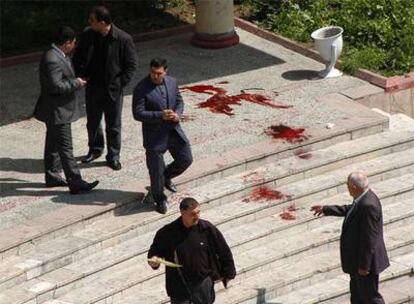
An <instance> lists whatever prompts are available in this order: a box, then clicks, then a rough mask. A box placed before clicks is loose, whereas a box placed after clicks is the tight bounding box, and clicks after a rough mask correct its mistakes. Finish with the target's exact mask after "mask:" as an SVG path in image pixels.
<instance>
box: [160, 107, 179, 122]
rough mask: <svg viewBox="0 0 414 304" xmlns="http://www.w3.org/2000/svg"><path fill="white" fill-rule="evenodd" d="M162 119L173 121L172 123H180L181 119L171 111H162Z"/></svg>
mask: <svg viewBox="0 0 414 304" xmlns="http://www.w3.org/2000/svg"><path fill="white" fill-rule="evenodd" d="M162 119H163V120H167V121H172V122H179V121H180V117H179V116H178V114H177V113H175V112H174V111H173V110H170V109H168V110H164V111H162Z"/></svg>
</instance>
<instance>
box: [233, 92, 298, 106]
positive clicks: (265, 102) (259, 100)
mask: <svg viewBox="0 0 414 304" xmlns="http://www.w3.org/2000/svg"><path fill="white" fill-rule="evenodd" d="M236 96H237V97H239V98H240V99H243V100H246V101H249V102H252V103H255V104H258V105H262V106H268V107H271V108H276V109H288V108H291V107H293V106H290V105H284V104H281V103H274V102H273V101H272V100H270V99H269V98H268V97H266V96H264V95H261V94H253V93H242V94H239V95H236Z"/></svg>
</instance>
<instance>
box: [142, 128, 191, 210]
mask: <svg viewBox="0 0 414 304" xmlns="http://www.w3.org/2000/svg"><path fill="white" fill-rule="evenodd" d="M167 150H168V151H169V152H170V154H171V156H172V157H173V159H174V161H173V162H172V163H171V164H169V165H168V166H167V167H165V162H164V153H165V152H166V151H155V150H146V159H147V168H148V171H149V176H150V180H151V192H152V195H153V196H154V200H155V202H157V203H161V202H162V201H164V200H166V199H167V196H166V195H165V194H164V186H165V180H166V179H172V178H174V177H176V176H178V175H180V174H181V173H183V172H184V171H185V170H186V169H187V168H188V167H189V166H190V165H191V163H192V162H193V156H192V154H191V149H190V145H189V144H188V143H186V142H184V141H183V140H182V139H181V137H180V136H179V135H178V134H177V133H176V131H175V130H173V131H171V133H170V136H169V139H168V148H167Z"/></svg>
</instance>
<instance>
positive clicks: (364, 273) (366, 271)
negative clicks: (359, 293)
mask: <svg viewBox="0 0 414 304" xmlns="http://www.w3.org/2000/svg"><path fill="white" fill-rule="evenodd" d="M358 274H359V275H360V276H363V277H365V276H367V275H369V271H368V270H365V269H361V268H358Z"/></svg>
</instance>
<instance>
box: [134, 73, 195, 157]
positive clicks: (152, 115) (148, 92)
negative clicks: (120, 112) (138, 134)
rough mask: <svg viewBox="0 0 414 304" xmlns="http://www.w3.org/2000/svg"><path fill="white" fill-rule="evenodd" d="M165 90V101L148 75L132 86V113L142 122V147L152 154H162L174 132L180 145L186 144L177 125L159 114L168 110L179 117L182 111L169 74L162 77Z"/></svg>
mask: <svg viewBox="0 0 414 304" xmlns="http://www.w3.org/2000/svg"><path fill="white" fill-rule="evenodd" d="M164 83H165V86H166V90H167V100H168V102H167V103H165V102H164V101H163V98H162V96H161V94H160V92H159V90H157V89H156V87H157V86H156V85H155V84H154V83H153V82H152V80H151V78H150V77H149V76H147V77H145V78H144V79H143V80H141V81H140V82H139V83H138V84H137V86H136V87H135V90H134V94H133V102H132V114H133V115H134V118H135V120H138V121H141V122H142V137H143V140H144V148H145V149H148V150H155V151H165V150H166V149H167V146H168V136H169V134H170V132H171V131H176V132H177V134H178V135H179V136H180V138H181V139H182V140H183V142H185V143H188V139H187V137H186V136H185V134H184V131H183V129H182V128H181V126H180V123H179V122H178V123H174V122H170V121H165V120H163V119H162V111H163V110H165V109H171V110H173V111H174V112H176V113H177V114H178V115H179V116H180V117H181V116H182V114H183V111H184V102H183V98H182V97H181V94H180V91H179V89H178V86H177V81H176V80H175V78H172V77H170V76H168V75H166V76H165V77H164Z"/></svg>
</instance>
